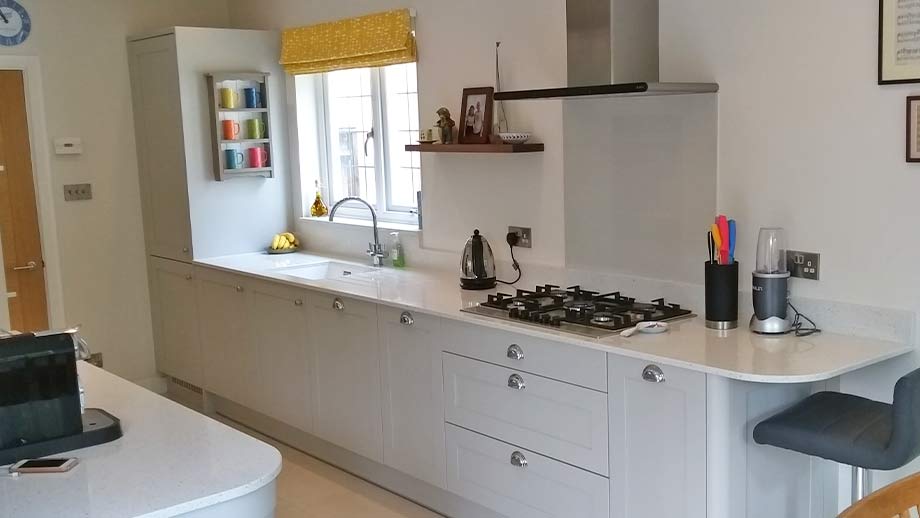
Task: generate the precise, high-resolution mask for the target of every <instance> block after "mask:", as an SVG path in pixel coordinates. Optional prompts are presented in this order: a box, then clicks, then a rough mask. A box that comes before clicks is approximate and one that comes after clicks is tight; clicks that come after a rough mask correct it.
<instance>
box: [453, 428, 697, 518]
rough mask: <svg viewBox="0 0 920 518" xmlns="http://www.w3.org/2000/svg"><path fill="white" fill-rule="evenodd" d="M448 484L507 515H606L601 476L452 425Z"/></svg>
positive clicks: (602, 517)
mask: <svg viewBox="0 0 920 518" xmlns="http://www.w3.org/2000/svg"><path fill="white" fill-rule="evenodd" d="M447 488H448V490H449V491H451V492H453V493H456V494H458V495H460V496H462V497H464V498H466V499H468V500H472V501H474V502H476V503H478V504H480V505H483V506H485V507H488V508H490V509H492V510H494V511H496V512H498V513H501V514H503V515H505V516H508V517H509V518H575V517H578V518H609V517H610V514H609V507H608V506H609V482H608V480H607V478H606V477H602V476H600V475H596V474H594V473H590V472H588V471H584V470H582V469H579V468H576V467H574V466H570V465H568V464H564V463H562V462H559V461H557V460H554V459H551V458H549V457H544V456H542V455H538V454H536V453H534V452H531V451H529V450H525V449H523V448H518V447H516V446H513V445H511V444H508V443H505V442H502V441H498V440H495V439H492V438H491V437H486V436H485V435H480V434H478V433H475V432H471V431H469V430H466V429H465V428H460V427H458V426H454V425H452V424H448V425H447ZM659 516H670V514H668V513H663V514H660V515H659ZM675 516H682V514H680V513H677V514H675Z"/></svg>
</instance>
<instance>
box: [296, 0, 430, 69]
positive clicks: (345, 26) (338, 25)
mask: <svg viewBox="0 0 920 518" xmlns="http://www.w3.org/2000/svg"><path fill="white" fill-rule="evenodd" d="M415 60H416V47H415V36H414V35H413V34H412V20H411V17H410V15H409V10H408V9H398V10H395V11H387V12H384V13H377V14H370V15H367V16H360V17H358V18H348V19H345V20H338V21H334V22H327V23H321V24H319V25H311V26H307V27H295V28H292V29H285V30H284V31H283V32H282V33H281V64H282V65H284V69H285V70H286V71H287V72H288V73H289V74H315V73H319V72H329V71H331V70H342V69H346V68H361V67H380V66H384V65H395V64H397V63H410V62H413V61H415Z"/></svg>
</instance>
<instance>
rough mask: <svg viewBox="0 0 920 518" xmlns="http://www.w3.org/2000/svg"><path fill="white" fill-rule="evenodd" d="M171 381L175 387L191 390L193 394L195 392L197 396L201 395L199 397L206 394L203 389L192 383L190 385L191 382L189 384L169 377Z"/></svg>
mask: <svg viewBox="0 0 920 518" xmlns="http://www.w3.org/2000/svg"><path fill="white" fill-rule="evenodd" d="M169 381H170V382H171V383H172V384H173V385H177V386H179V387H182V388H184V389H185V390H190V391H192V392H194V393H196V394H199V395H200V394H202V393H204V391H203V390H202V389H201V387H198V386H195V385H192V384H191V383H189V382H187V381H183V380H180V379H179V378H174V377H172V376H170V377H169Z"/></svg>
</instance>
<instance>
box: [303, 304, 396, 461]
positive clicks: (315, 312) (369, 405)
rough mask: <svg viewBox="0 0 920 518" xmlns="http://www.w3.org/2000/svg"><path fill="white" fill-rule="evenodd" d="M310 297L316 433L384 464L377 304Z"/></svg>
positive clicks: (314, 425)
mask: <svg viewBox="0 0 920 518" xmlns="http://www.w3.org/2000/svg"><path fill="white" fill-rule="evenodd" d="M310 301H311V302H310V306H311V307H310V317H309V318H310V330H311V336H312V338H313V344H312V345H313V356H314V362H313V365H315V368H316V385H315V387H316V391H315V393H314V396H313V401H314V405H313V408H314V411H313V431H314V434H316V435H317V436H319V437H320V438H322V439H325V440H327V441H329V442H331V443H333V444H337V445H339V446H341V447H343V448H345V449H346V450H350V451H353V452H355V453H357V454H358V455H363V456H364V457H367V458H369V459H371V460H375V461H377V462H383V416H382V414H381V398H380V362H379V350H378V347H379V346H378V341H377V307H376V306H375V305H374V304H371V303H369V302H363V301H358V300H353V299H346V298H345V297H336V296H334V295H329V294H326V293H311V294H310Z"/></svg>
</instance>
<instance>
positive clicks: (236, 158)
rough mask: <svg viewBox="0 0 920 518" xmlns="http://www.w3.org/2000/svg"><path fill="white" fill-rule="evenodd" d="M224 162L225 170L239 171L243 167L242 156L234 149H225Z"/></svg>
mask: <svg viewBox="0 0 920 518" xmlns="http://www.w3.org/2000/svg"><path fill="white" fill-rule="evenodd" d="M224 161H225V162H226V163H227V169H239V168H241V167H243V154H242V153H240V152H239V151H237V150H235V149H225V150H224Z"/></svg>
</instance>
